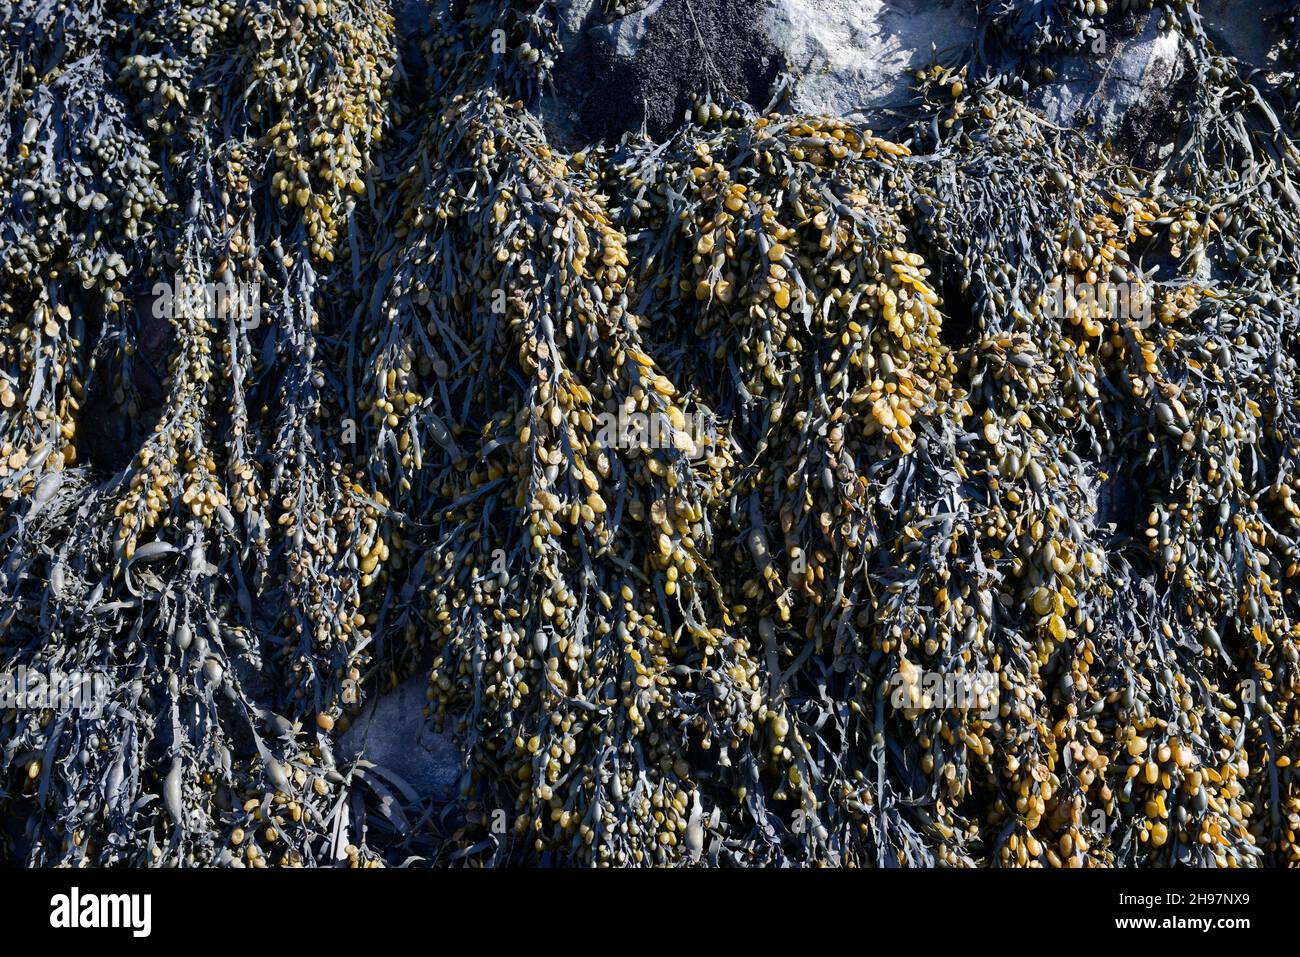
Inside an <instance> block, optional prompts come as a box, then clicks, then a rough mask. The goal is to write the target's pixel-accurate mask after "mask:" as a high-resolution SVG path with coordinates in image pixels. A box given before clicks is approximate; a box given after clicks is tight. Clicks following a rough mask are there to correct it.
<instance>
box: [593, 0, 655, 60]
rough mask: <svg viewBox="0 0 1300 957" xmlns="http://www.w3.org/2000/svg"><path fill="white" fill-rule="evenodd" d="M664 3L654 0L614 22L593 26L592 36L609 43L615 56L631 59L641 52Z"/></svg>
mask: <svg viewBox="0 0 1300 957" xmlns="http://www.w3.org/2000/svg"><path fill="white" fill-rule="evenodd" d="M663 3H664V0H653V2H652V3H651V4H650V5H649V6H648V7H645V8H644V9H642V10H638V11H636V12H635V13H629V14H628V15H627V16H625V17H619V18H618V19H617V20H615V21H613V22H612V23H607V24H604V25H603V26H599V27H593V28H592V29H591V36H592V37H593V38H595V39H597V40H600V41H602V42H604V43H606V44H608V45H609V46H610V47H611V48H612V50H613V54H614V56H616V57H618V58H619V59H623V60H630V59H632V58H633V57H635V56H636V55H637V54H638V53H640V52H641V44H642V43H644V42H645V38H646V34H647V33H648V32H649V29H650V21H651V20H652V19H653V18H654V16H655V14H656V13H658V12H659V8H660V7H662V6H663Z"/></svg>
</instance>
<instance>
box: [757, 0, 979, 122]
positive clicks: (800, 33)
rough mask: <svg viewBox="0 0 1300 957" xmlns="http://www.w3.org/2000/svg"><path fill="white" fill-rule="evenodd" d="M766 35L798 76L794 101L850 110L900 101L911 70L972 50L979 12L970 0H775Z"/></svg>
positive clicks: (815, 109) (765, 15)
mask: <svg viewBox="0 0 1300 957" xmlns="http://www.w3.org/2000/svg"><path fill="white" fill-rule="evenodd" d="M762 6H765V7H766V9H765V10H764V11H763V12H762V13H761V23H762V28H763V32H764V34H765V35H766V36H767V37H768V39H769V41H770V42H771V43H772V45H773V46H774V47H776V48H777V49H778V50H780V51H781V52H782V55H783V57H784V59H785V66H786V69H787V71H788V72H789V73H790V74H791V76H792V77H793V79H794V86H793V92H792V96H791V99H790V103H791V105H792V106H793V107H794V108H795V109H798V110H804V111H807V112H810V113H832V114H851V113H854V112H856V111H858V110H861V109H864V108H870V107H882V106H891V105H897V104H901V103H903V102H905V101H906V99H907V97H908V95H909V90H908V76H907V71H909V70H914V69H916V68H917V67H920V66H924V65H925V64H927V63H930V62H932V61H933V60H934V59H935V57H936V55H937V56H938V57H939V58H941V59H943V60H945V61H946V60H947V59H949V58H950V57H951V56H952V55H953V54H961V53H963V52H965V51H966V50H967V49H968V48H969V47H970V46H971V44H972V43H973V42H974V39H975V18H974V16H973V14H972V11H971V9H970V6H969V4H968V3H966V2H965V0H771V2H769V3H768V4H765V5H762Z"/></svg>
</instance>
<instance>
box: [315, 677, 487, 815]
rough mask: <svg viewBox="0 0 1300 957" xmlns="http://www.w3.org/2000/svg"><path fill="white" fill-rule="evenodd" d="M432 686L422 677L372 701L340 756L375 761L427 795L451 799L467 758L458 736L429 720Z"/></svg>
mask: <svg viewBox="0 0 1300 957" xmlns="http://www.w3.org/2000/svg"><path fill="white" fill-rule="evenodd" d="M428 686H429V683H428V679H427V678H425V677H423V676H417V677H415V678H412V679H411V680H409V681H407V682H405V683H404V684H401V685H398V686H397V688H395V689H394V690H393V691H390V692H389V693H388V694H386V695H383V696H382V697H379V698H374V699H372V700H371V701H370V702H369V703H368V704H367V705H366V706H365V708H364V709H362V712H361V714H359V715H358V716H357V717H356V719H355V720H354V721H353V722H352V726H351V727H349V728H348V730H347V733H345V734H344V735H343V737H342V739H341V740H340V742H339V756H340V757H341V758H344V759H346V760H355V759H356V758H365V759H366V760H367V761H373V762H374V763H375V764H378V765H380V766H382V767H384V768H387V769H388V770H390V771H393V772H395V773H396V774H397V775H399V776H400V777H401V778H402V779H403V780H404V781H406V783H407V784H409V785H410V786H411V787H413V788H414V789H415V790H416V791H417V792H419V794H420V795H421V796H423V797H428V798H433V799H434V800H439V801H446V800H450V799H451V798H452V797H453V796H455V793H456V786H457V783H458V782H459V781H460V776H461V765H462V756H461V753H460V749H459V748H458V747H457V746H456V743H455V741H454V739H453V738H452V736H451V735H450V734H437V733H435V732H434V731H433V730H432V729H431V728H430V727H429V725H428V722H427V721H426V720H425V718H424V714H423V711H424V706H425V691H426V689H427V688H428Z"/></svg>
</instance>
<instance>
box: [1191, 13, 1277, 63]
mask: <svg viewBox="0 0 1300 957" xmlns="http://www.w3.org/2000/svg"><path fill="white" fill-rule="evenodd" d="M1283 6H1284V4H1283V3H1282V2H1280V0H1201V4H1200V13H1201V20H1202V22H1203V23H1204V24H1205V32H1206V33H1208V34H1209V35H1210V39H1212V40H1213V41H1214V43H1215V45H1216V46H1217V47H1218V48H1219V49H1220V50H1222V51H1223V52H1224V53H1230V54H1232V55H1233V56H1235V57H1236V58H1237V59H1239V60H1241V61H1242V62H1243V63H1247V64H1249V65H1250V66H1253V67H1258V68H1262V69H1268V68H1269V67H1273V66H1276V64H1277V32H1276V31H1275V30H1274V29H1273V27H1272V26H1271V25H1270V24H1269V23H1268V18H1269V17H1272V16H1275V15H1277V14H1279V13H1281V12H1282V8H1283Z"/></svg>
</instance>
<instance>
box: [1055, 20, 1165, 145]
mask: <svg viewBox="0 0 1300 957" xmlns="http://www.w3.org/2000/svg"><path fill="white" fill-rule="evenodd" d="M1159 20H1160V18H1159V17H1158V16H1148V17H1147V18H1146V20H1145V22H1144V23H1143V25H1142V28H1141V29H1140V30H1139V31H1138V33H1137V34H1135V35H1134V36H1131V37H1124V38H1121V39H1115V38H1112V37H1110V36H1106V37H1104V38H1103V39H1102V40H1101V44H1102V45H1103V48H1102V49H1099V50H1098V51H1097V54H1096V55H1094V56H1090V57H1085V56H1071V57H1065V58H1063V59H1062V60H1061V61H1060V62H1059V64H1058V65H1057V67H1056V70H1057V77H1056V80H1055V81H1054V82H1052V83H1047V84H1044V85H1042V86H1039V87H1037V88H1036V89H1035V90H1034V92H1033V94H1032V96H1031V98H1030V102H1031V103H1032V104H1033V105H1034V106H1036V107H1037V108H1039V109H1040V110H1041V111H1042V112H1043V114H1044V115H1045V116H1046V117H1047V119H1048V120H1050V121H1051V122H1053V123H1055V124H1057V125H1058V126H1067V127H1075V128H1080V129H1087V130H1088V131H1089V132H1091V133H1092V134H1093V135H1095V136H1097V137H1099V138H1102V139H1107V140H1111V141H1112V142H1114V143H1115V144H1116V145H1117V146H1118V147H1120V148H1121V149H1122V150H1124V151H1125V152H1127V153H1128V154H1129V155H1130V156H1131V157H1137V156H1139V154H1143V153H1144V152H1145V151H1146V150H1147V149H1148V148H1149V147H1150V146H1151V144H1152V143H1153V142H1154V141H1155V140H1157V139H1162V138H1167V134H1168V133H1169V131H1170V128H1171V126H1172V125H1173V124H1174V123H1176V122H1177V117H1176V115H1175V109H1174V106H1175V104H1174V94H1175V88H1176V85H1177V82H1178V80H1179V78H1180V77H1181V76H1182V74H1183V70H1184V68H1185V59H1184V56H1183V52H1184V51H1183V40H1182V39H1181V37H1180V35H1179V34H1178V33H1176V32H1161V30H1160V29H1159Z"/></svg>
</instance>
